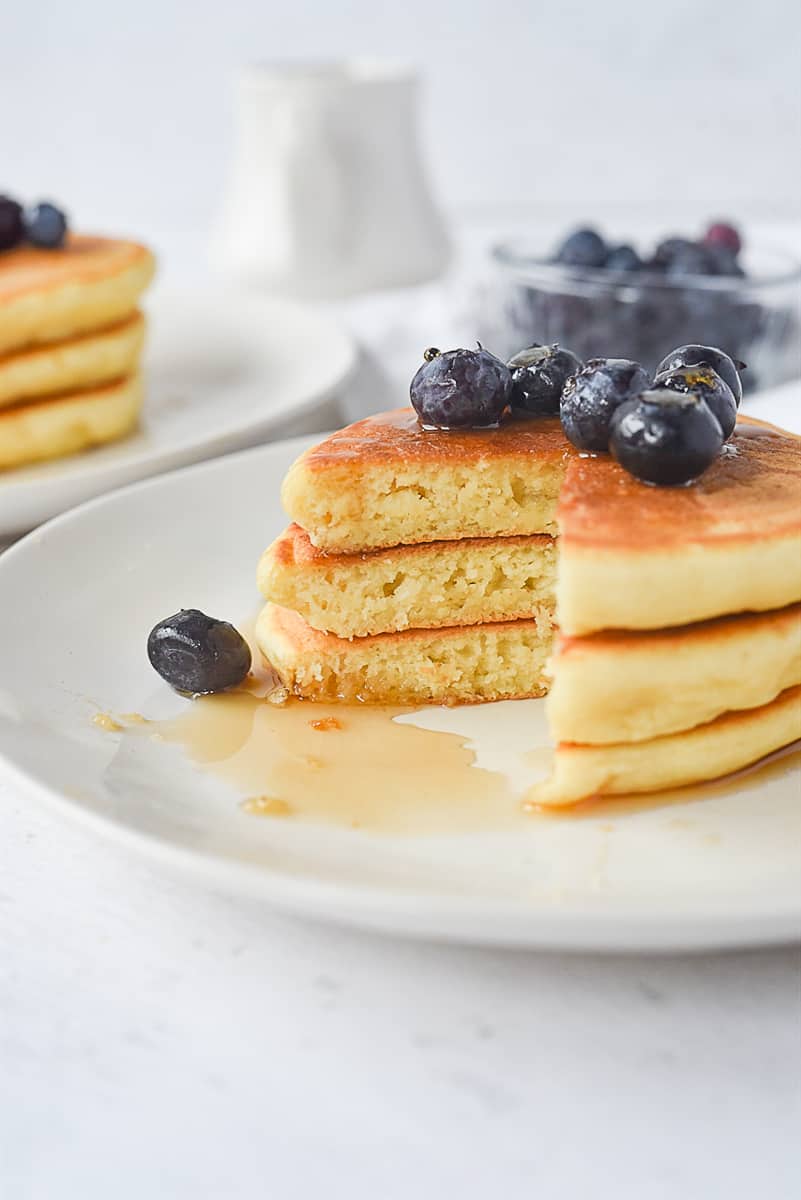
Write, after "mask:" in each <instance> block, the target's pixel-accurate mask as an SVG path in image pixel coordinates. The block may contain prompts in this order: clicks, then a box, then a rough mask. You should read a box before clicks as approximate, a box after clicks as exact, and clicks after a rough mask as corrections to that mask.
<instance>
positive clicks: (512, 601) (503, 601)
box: [258, 525, 556, 638]
mask: <svg viewBox="0 0 801 1200" xmlns="http://www.w3.org/2000/svg"><path fill="white" fill-rule="evenodd" d="M555 580H556V547H555V544H554V541H553V539H552V538H550V537H546V536H532V537H516V538H474V539H467V540H462V541H452V542H433V543H431V542H429V543H425V544H423V545H417V546H396V547H393V548H392V549H389V550H376V551H373V552H371V553H364V554H354V555H328V554H323V553H321V552H320V551H319V550H316V549H315V547H314V546H313V545H312V544H311V541H310V539H309V537H308V535H307V534H306V533H305V532H304V531H303V530H302V529H300V528H299V527H298V526H297V525H293V526H290V528H289V529H287V530H286V531H285V532H284V533H283V534H282V535H281V537H279V538H278V539H277V540H276V541H275V542H274V543H273V544H272V546H270V548H269V549H268V550H267V551H265V553H264V555H263V556H262V559H261V562H260V563H259V571H258V583H259V588H260V590H261V592H262V594H263V596H264V597H265V599H266V600H272V601H274V602H275V603H276V604H280V605H283V606H284V607H286V608H291V609H294V610H295V611H296V612H298V613H300V614H301V616H302V617H303V618H304V620H305V621H307V622H308V624H309V625H312V626H313V627H314V628H315V629H321V630H324V631H326V632H330V633H335V634H336V635H337V636H338V637H343V638H350V637H364V636H366V635H370V634H377V633H389V632H395V631H400V630H403V629H409V628H411V629H431V628H435V627H437V626H443V625H475V624H478V623H480V622H496V621H510V620H514V619H516V618H518V617H530V616H531V615H532V613H534V612H536V611H538V610H539V609H540V608H541V607H542V606H543V605H546V606H551V607H552V606H553V594H554V587H555Z"/></svg>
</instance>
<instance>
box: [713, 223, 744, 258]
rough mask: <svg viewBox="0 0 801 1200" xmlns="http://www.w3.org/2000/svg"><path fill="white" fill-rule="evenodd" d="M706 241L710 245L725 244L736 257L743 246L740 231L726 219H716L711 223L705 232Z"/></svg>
mask: <svg viewBox="0 0 801 1200" xmlns="http://www.w3.org/2000/svg"><path fill="white" fill-rule="evenodd" d="M704 241H705V242H706V244H707V245H708V246H724V247H725V248H726V249H727V250H729V251H731V253H732V254H733V255H734V256H735V258H736V257H737V255H738V254H739V253H740V251H741V250H742V248H743V241H742V238H741V237H740V234H739V232H738V231H737V230H736V229H735V228H734V226H733V225H729V224H728V223H727V222H726V221H716V222H715V223H714V224H713V225H710V226H709V228H708V229H707V231H706V233H705V234H704Z"/></svg>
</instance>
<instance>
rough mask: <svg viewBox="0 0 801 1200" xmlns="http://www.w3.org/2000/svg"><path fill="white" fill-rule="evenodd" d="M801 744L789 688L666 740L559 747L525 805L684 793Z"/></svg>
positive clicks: (800, 699) (797, 707) (798, 714)
mask: <svg viewBox="0 0 801 1200" xmlns="http://www.w3.org/2000/svg"><path fill="white" fill-rule="evenodd" d="M799 738H801V687H793V688H788V689H787V690H786V691H784V692H781V694H780V695H779V696H777V697H776V698H775V699H774V700H772V701H771V702H770V703H769V704H764V705H762V706H761V707H760V708H750V709H746V710H744V711H743V712H730V713H725V714H724V715H723V716H720V717H717V718H716V719H715V720H714V721H710V722H709V723H708V724H705V725H698V726H696V728H695V729H689V730H685V731H683V732H681V733H673V734H670V735H669V736H667V737H661V738H651V739H649V740H647V741H644V742H628V743H625V742H624V743H617V744H614V745H608V746H578V745H571V744H570V743H563V744H561V745H559V746H557V748H556V751H555V755H554V770H553V774H552V776H551V777H550V779H548V780H547V781H546V782H545V783H542V784H538V785H537V786H536V787H535V788H533V789H532V791H531V792H530V793H529V796H528V801H529V803H531V804H533V805H544V806H548V807H550V806H560V805H565V804H575V803H577V802H578V801H580V800H586V799H589V798H590V797H597V796H625V795H636V794H638V793H642V792H657V791H662V790H664V789H665V788H679V787H685V786H687V785H688V784H693V783H701V782H706V781H707V780H710V779H718V778H720V777H721V776H723V775H728V774H730V773H731V772H733V771H739V770H742V769H743V768H744V767H748V766H750V765H751V764H752V763H755V762H758V761H759V760H760V759H761V758H765V757H766V756H767V755H768V754H772V753H773V752H774V751H776V750H780V749H781V748H782V747H783V746H789V745H790V744H791V743H793V742H795V741H797V740H798V739H799Z"/></svg>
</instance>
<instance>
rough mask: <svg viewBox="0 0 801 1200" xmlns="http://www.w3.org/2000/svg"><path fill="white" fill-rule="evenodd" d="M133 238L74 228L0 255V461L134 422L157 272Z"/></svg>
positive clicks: (85, 442) (85, 440) (48, 451)
mask: <svg viewBox="0 0 801 1200" xmlns="http://www.w3.org/2000/svg"><path fill="white" fill-rule="evenodd" d="M154 265H155V264H154V260H153V256H152V255H151V253H150V251H149V250H147V249H145V247H144V246H139V245H136V244H135V243H133V242H124V241H115V240H112V239H109V238H100V237H86V236H77V235H74V236H72V237H70V238H69V239H68V240H67V241H66V243H65V244H64V246H63V247H62V248H61V249H58V250H44V249H38V248H36V247H34V246H27V245H25V246H20V247H18V248H16V249H14V250H9V251H7V252H5V253H3V254H0V469H5V468H9V467H15V466H21V465H22V464H23V463H29V462H35V461H37V460H40V459H47V458H57V457H60V456H61V455H64V454H72V453H74V452H76V451H78V450H82V449H84V448H86V447H88V446H93V445H98V444H100V443H102V442H108V441H112V440H113V439H115V438H119V437H122V436H123V435H124V434H126V433H128V432H129V431H130V430H131V429H132V428H133V426H134V425H135V424H136V421H137V418H138V415H139V410H140V407H141V403H142V383H141V378H140V374H139V359H140V355H141V352H142V345H143V341H144V329H145V321H144V317H143V316H142V313H141V312H139V311H138V309H137V302H138V300H139V297H140V295H141V293H142V292H143V291H144V289H145V288H146V287H147V285H148V283H149V282H150V280H151V278H152V277H153V271H154Z"/></svg>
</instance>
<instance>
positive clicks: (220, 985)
mask: <svg viewBox="0 0 801 1200" xmlns="http://www.w3.org/2000/svg"><path fill="white" fill-rule="evenodd" d="M0 805H1V809H2V819H3V836H2V840H1V841H0V940H1V941H2V947H3V951H2V959H1V960H0V1194H2V1195H3V1196H4V1197H6V1196H7V1197H9V1200H34V1198H35V1200H55V1198H58V1200H63V1198H66V1197H69V1198H70V1200H71V1198H72V1197H75V1198H78V1197H80V1198H82V1200H95V1198H97V1200H100V1198H101V1197H102V1198H103V1200H105V1198H106V1197H109V1196H114V1197H115V1200H141V1198H142V1197H144V1196H152V1197H159V1198H161V1197H169V1198H171V1200H172V1198H176V1200H177V1198H180V1200H198V1198H199V1197H203V1198H205V1197H209V1198H215V1200H216V1197H218V1196H225V1197H227V1198H230V1200H233V1198H239V1197H243V1198H248V1200H250V1198H251V1197H254V1198H255V1197H257V1196H258V1197H261V1196H266V1195H269V1196H275V1197H280V1198H281V1200H294V1198H296V1197H297V1198H298V1200H312V1198H314V1200H316V1198H318V1197H320V1196H323V1195H324V1196H331V1197H343V1198H344V1197H348V1198H358V1200H362V1198H363V1200H368V1198H369V1200H374V1198H377V1197H381V1198H382V1200H395V1198H397V1200H401V1198H403V1200H405V1198H407V1197H421V1198H424V1200H429V1198H431V1200H438V1198H439V1197H442V1196H445V1195H448V1194H460V1195H462V1196H464V1197H470V1198H473V1197H476V1198H478V1197H483V1196H487V1195H491V1194H492V1195H498V1196H502V1197H505V1198H508V1200H517V1198H518V1197H519V1198H521V1200H522V1198H523V1197H530V1196H534V1195H537V1196H543V1197H548V1198H549V1200H561V1198H563V1197H564V1198H572V1197H578V1196H582V1195H585V1194H592V1195H594V1196H597V1197H606V1196H609V1197H611V1196H615V1197H632V1198H634V1197H636V1198H638V1200H640V1198H646V1197H647V1198H648V1200H661V1198H663V1197H664V1198H668V1197H669V1198H671V1200H673V1198H674V1197H675V1198H679V1197H680V1198H681V1200H696V1198H697V1200H702V1198H703V1200H707V1198H708V1197H712V1196H725V1197H727V1198H728V1200H740V1198H742V1200H746V1198H747V1200H752V1197H753V1196H754V1195H755V1194H767V1195H769V1196H770V1197H771V1198H772V1200H780V1198H785V1197H786V1198H787V1200H789V1198H790V1197H791V1196H793V1195H797V1194H798V1192H797V1190H796V1188H797V1186H798V1185H799V1184H800V1183H801V1167H800V1166H799V1149H798V1140H797V1134H798V1129H799V1127H800V1126H801V1095H800V1092H801V1084H800V1083H799V1080H800V1079H801V1074H800V1063H799V956H798V954H797V952H796V951H794V950H789V949H788V950H779V951H771V952H766V953H756V954H732V955H726V956H711V957H706V958H689V959H683V960H682V959H643V958H639V959H620V958H609V959H597V958H586V957H574V958H571V957H566V956H565V957H562V956H554V955H551V956H548V955H538V956H535V955H529V954H505V953H501V952H494V953H493V952H486V951H482V952H476V951H470V950H464V949H458V950H457V949H450V948H443V947H435V946H425V945H413V944H409V943H402V942H391V941H381V940H378V939H375V938H370V937H365V936H359V935H357V934H351V933H343V932H338V931H335V930H331V929H325V928H321V927H316V926H312V925H306V924H301V923H298V922H295V921H293V920H291V919H287V918H283V917H281V916H279V915H276V914H274V913H270V912H268V911H266V910H264V909H260V908H258V907H252V906H248V905H246V904H243V903H241V902H240V901H238V900H234V899H232V898H230V897H226V896H224V895H208V894H204V893H203V892H202V891H199V890H197V889H196V887H195V886H194V885H193V884H192V883H191V882H189V881H188V880H186V879H184V878H183V877H180V876H179V877H171V876H168V875H165V874H161V873H159V872H157V871H155V870H152V869H150V868H149V867H148V866H147V865H145V864H144V863H143V862H141V861H137V860H133V859H129V858H127V857H124V856H123V855H122V853H121V852H119V851H117V850H116V849H113V848H111V847H110V846H108V845H106V844H104V843H101V842H98V841H97V840H95V838H93V837H90V836H87V835H85V834H84V833H83V832H82V831H78V830H76V829H74V828H72V827H71V826H68V825H65V824H62V823H61V821H60V820H54V819H52V818H51V817H50V816H48V815H47V814H46V813H44V812H41V811H39V810H37V809H36V808H33V807H31V806H30V805H29V804H28V803H27V802H26V800H25V799H24V798H23V797H19V796H11V795H9V793H8V792H7V791H4V792H2V795H1V796H0ZM457 1189H458V1193H457Z"/></svg>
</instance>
